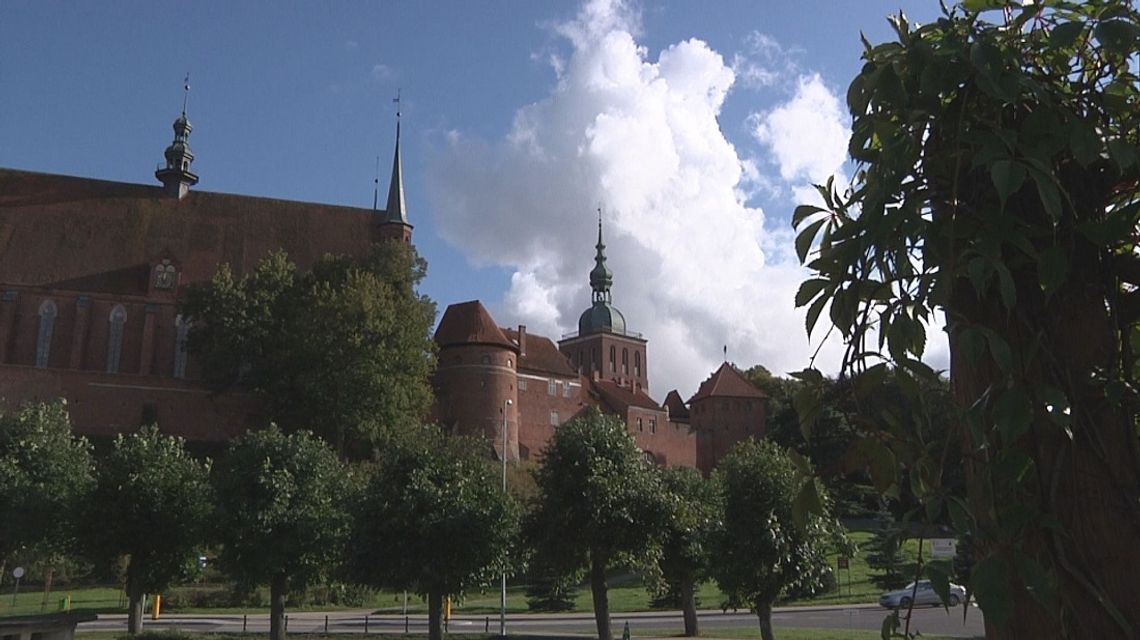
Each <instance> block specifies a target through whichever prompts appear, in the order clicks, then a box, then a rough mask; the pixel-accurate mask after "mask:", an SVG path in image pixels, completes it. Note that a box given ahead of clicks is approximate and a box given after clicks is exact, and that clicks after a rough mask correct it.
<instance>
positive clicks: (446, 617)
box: [443, 597, 451, 622]
mask: <svg viewBox="0 0 1140 640" xmlns="http://www.w3.org/2000/svg"><path fill="white" fill-rule="evenodd" d="M443 621H444V622H450V621H451V598H450V597H449V598H448V599H447V600H446V601H445V602H444V603H443Z"/></svg>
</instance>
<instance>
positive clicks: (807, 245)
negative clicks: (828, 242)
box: [796, 218, 827, 263]
mask: <svg viewBox="0 0 1140 640" xmlns="http://www.w3.org/2000/svg"><path fill="white" fill-rule="evenodd" d="M826 222H827V218H823V219H820V220H816V221H815V222H813V223H811V224H809V225H808V226H807V227H805V228H804V230H803V231H801V232H799V234H798V235H796V255H797V256H799V258H800V262H801V263H802V262H804V260H806V259H807V254H808V251H810V250H811V243H812V241H814V240H815V236H816V234H818V233H819V229H820V227H822V226H823V225H824V224H825V223H826Z"/></svg>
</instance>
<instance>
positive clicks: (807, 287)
mask: <svg viewBox="0 0 1140 640" xmlns="http://www.w3.org/2000/svg"><path fill="white" fill-rule="evenodd" d="M830 282H831V281H830V280H826V279H823V278H813V279H811V280H804V281H803V283H802V284H800V289H799V291H797V292H796V307H802V306H804V305H805V304H807V303H808V302H810V301H811V300H812V299H813V298H815V297H816V296H817V295H818V294H819V292H820V291H823V290H824V289H825V288H826V287H827V285H828V284H830Z"/></svg>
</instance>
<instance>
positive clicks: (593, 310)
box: [578, 216, 625, 336]
mask: <svg viewBox="0 0 1140 640" xmlns="http://www.w3.org/2000/svg"><path fill="white" fill-rule="evenodd" d="M595 248H596V249H597V250H598V252H597V253H596V254H595V255H594V268H593V269H591V270H590V288H591V289H593V290H594V293H593V300H594V304H593V306H591V307H590V308H589V309H586V310H585V311H583V312H582V315H581V317H579V318H578V335H581V336H584V335H589V334H592V333H599V332H602V331H610V332H613V333H625V316H623V315H622V314H621V311H618V310H617V308H615V307H614V306H613V305H612V304H610V287H611V286H613V283H614V273H613V271H610V268H609V267H607V266H606V245H605V243H604V242H602V220H601V217H600V216H599V218H598V244H597V245H595Z"/></svg>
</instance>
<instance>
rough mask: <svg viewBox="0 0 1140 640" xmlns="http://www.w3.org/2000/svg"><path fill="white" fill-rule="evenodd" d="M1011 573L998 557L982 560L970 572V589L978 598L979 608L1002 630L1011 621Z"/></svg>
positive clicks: (988, 620) (988, 619)
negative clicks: (1009, 583) (1009, 584)
mask: <svg viewBox="0 0 1140 640" xmlns="http://www.w3.org/2000/svg"><path fill="white" fill-rule="evenodd" d="M1008 582H1009V571H1008V569H1007V568H1006V565H1005V563H1004V562H1002V561H1001V559H1000V558H998V557H997V556H992V555H991V556H987V557H985V558H982V559H981V560H980V561H978V563H977V564H976V565H974V569H973V571H971V572H970V587H971V590H972V591H973V593H974V595H975V596H976V597H977V600H978V606H979V607H981V608H982V613H984V614H985V616H986V621H987V622H992V623H993V624H994V625H995V626H996V627H998V628H1000V627H1002V626H1004V625H1005V623H1006V621H1008V620H1009V614H1010V613H1011V610H1012V602H1011V600H1010V593H1009V586H1008Z"/></svg>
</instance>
